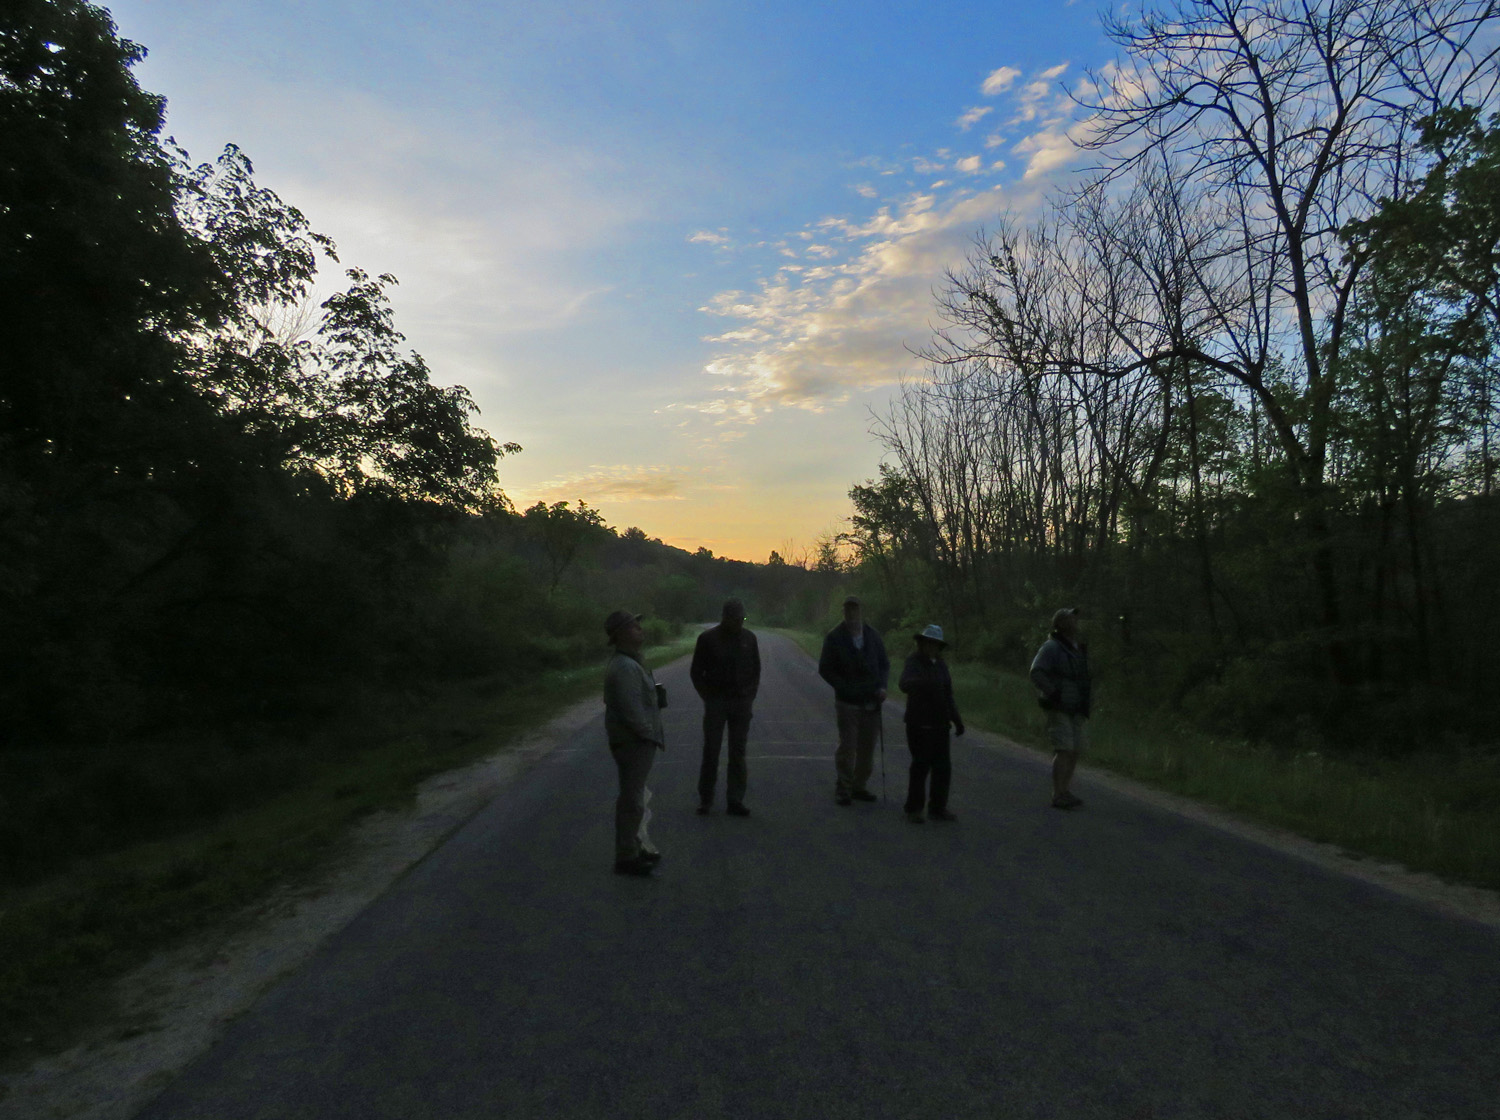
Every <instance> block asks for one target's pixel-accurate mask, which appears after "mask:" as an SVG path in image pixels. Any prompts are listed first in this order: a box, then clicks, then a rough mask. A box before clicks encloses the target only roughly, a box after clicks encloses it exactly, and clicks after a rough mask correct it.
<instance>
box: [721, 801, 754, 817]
mask: <svg viewBox="0 0 1500 1120" xmlns="http://www.w3.org/2000/svg"><path fill="white" fill-rule="evenodd" d="M724 811H725V812H726V813H728V814H729V815H730V816H731V817H748V816H749V815H750V810H749V809H747V808H745V807H744V806H743V805H741V804H739V803H738V802H736V803H735V804H733V805H731V806H729V808H727V809H725V810H724Z"/></svg>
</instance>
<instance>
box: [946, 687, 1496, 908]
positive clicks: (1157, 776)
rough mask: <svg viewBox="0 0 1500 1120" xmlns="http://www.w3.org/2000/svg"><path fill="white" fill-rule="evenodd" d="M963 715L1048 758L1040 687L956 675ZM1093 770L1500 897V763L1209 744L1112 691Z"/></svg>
mask: <svg viewBox="0 0 1500 1120" xmlns="http://www.w3.org/2000/svg"><path fill="white" fill-rule="evenodd" d="M953 683H954V691H955V692H956V694H957V697H958V703H959V709H960V710H961V711H962V712H963V713H964V717H965V719H968V720H969V721H970V722H972V723H973V724H974V725H975V726H976V727H983V728H986V729H987V730H991V731H997V732H999V733H1000V734H1002V735H1005V736H1007V737H1008V738H1011V739H1014V740H1015V741H1016V742H1019V743H1022V744H1025V745H1027V746H1032V747H1036V748H1038V749H1039V750H1046V749H1048V748H1047V746H1046V742H1045V737H1044V732H1043V727H1044V720H1043V716H1042V713H1041V711H1040V710H1039V709H1038V708H1037V705H1036V696H1035V692H1034V691H1033V689H1032V687H1031V683H1030V681H1028V680H1027V679H1026V678H1025V677H1023V676H1021V675H1020V674H1018V673H1005V672H1001V671H998V670H996V669H994V668H992V667H989V666H984V665H977V664H963V663H959V664H956V665H954V666H953ZM1089 724H1090V727H1089V742H1090V752H1089V757H1088V762H1089V763H1090V764H1091V765H1094V766H1099V767H1102V768H1103V769H1106V770H1112V771H1114V772H1115V773H1118V774H1123V775H1125V776H1126V777H1129V778H1134V779H1136V780H1138V781H1140V782H1143V783H1145V784H1147V785H1151V786H1155V787H1157V788H1158V789H1164V790H1168V791H1170V792H1172V793H1177V794H1181V795H1183V796H1185V797H1190V798H1193V799H1194V800H1196V801H1202V802H1206V803H1209V804H1212V805H1217V806H1219V807H1221V808H1224V809H1228V810H1230V811H1232V812H1234V813H1237V814H1239V815H1242V816H1244V817H1248V818H1252V819H1255V820H1258V821H1261V822H1263V823H1265V824H1270V825H1275V826H1276V827H1278V828H1284V829H1286V830H1288V831H1289V832H1295V833H1297V834H1298V835H1300V836H1305V837H1307V838H1308V839H1310V840H1316V841H1320V842H1323V843H1329V844H1336V845H1338V846H1339V847H1340V848H1342V849H1343V850H1344V851H1345V852H1346V853H1347V854H1349V855H1352V856H1356V857H1360V856H1371V857H1375V858H1377V859H1383V860H1390V861H1392V862H1395V863H1400V864H1402V865H1404V866H1406V867H1407V868H1410V869H1412V870H1415V871H1430V872H1432V873H1433V874H1435V875H1438V876H1440V877H1441V878H1444V879H1448V880H1450V881H1454V882H1463V883H1469V884H1472V885H1474V886H1480V887H1487V888H1490V889H1492V890H1493V889H1500V759H1497V758H1494V757H1489V758H1485V757H1482V756H1475V755H1445V756H1415V757H1414V756H1407V757H1403V758H1375V757H1372V758H1356V757H1344V756H1336V755H1328V754H1320V753H1318V752H1315V751H1305V752H1300V753H1299V752H1292V751H1286V750H1280V749H1277V748H1275V747H1272V746H1268V745H1265V744H1259V743H1251V742H1246V741H1242V740H1234V739H1227V738H1223V737H1216V736H1211V735H1207V734H1205V733H1204V732H1202V731H1200V730H1198V729H1197V728H1194V727H1192V726H1190V725H1188V724H1186V723H1185V722H1184V721H1182V720H1180V719H1175V718H1173V717H1172V716H1171V715H1170V714H1169V713H1163V712H1154V711H1141V710H1138V709H1135V708H1132V707H1130V706H1129V705H1128V704H1126V703H1124V702H1121V701H1119V700H1118V699H1115V698H1112V697H1110V696H1109V694H1108V692H1107V690H1106V691H1105V694H1104V696H1103V697H1102V701H1101V703H1099V704H1098V705H1097V706H1096V711H1095V712H1094V714H1093V716H1092V717H1091V719H1090V721H1089Z"/></svg>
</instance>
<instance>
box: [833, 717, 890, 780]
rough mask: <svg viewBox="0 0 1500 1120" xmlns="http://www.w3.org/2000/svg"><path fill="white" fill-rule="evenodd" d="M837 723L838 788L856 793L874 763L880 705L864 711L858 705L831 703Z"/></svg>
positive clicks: (835, 762)
mask: <svg viewBox="0 0 1500 1120" xmlns="http://www.w3.org/2000/svg"><path fill="white" fill-rule="evenodd" d="M833 711H834V716H835V718H836V719H837V720H838V724H839V749H838V751H837V752H836V753H835V754H834V756H833V767H834V770H836V771H837V772H838V786H837V790H838V792H839V793H841V794H846V793H855V792H857V791H861V790H863V789H864V788H865V783H866V782H868V781H869V780H870V771H871V770H872V769H873V768H874V765H875V736H876V734H877V733H878V732H879V730H880V709H879V707H876V708H874V709H873V710H870V711H867V710H865V709H864V708H863V707H861V706H860V705H858V704H846V703H844V702H843V701H842V700H835V701H834V702H833Z"/></svg>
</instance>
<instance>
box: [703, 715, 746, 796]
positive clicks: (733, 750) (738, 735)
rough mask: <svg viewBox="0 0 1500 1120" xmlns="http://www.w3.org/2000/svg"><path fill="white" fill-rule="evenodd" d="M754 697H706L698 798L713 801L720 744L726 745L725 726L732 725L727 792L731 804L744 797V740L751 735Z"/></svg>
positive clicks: (717, 775) (717, 773)
mask: <svg viewBox="0 0 1500 1120" xmlns="http://www.w3.org/2000/svg"><path fill="white" fill-rule="evenodd" d="M750 705H751V701H749V700H743V699H732V700H727V699H720V698H718V697H713V696H708V697H704V699H703V765H702V766H700V767H699V768H698V800H699V801H700V802H701V803H702V804H704V805H712V804H713V801H714V786H716V785H717V784H718V781H719V748H720V747H721V746H722V745H723V741H724V729H725V728H726V727H727V728H728V729H729V765H728V767H727V768H726V769H727V773H726V774H725V779H726V781H725V789H724V793H725V796H726V798H727V800H728V802H729V804H731V805H741V804H744V801H745V785H746V783H747V782H748V781H749V772H748V771H747V769H746V767H745V744H746V742H748V741H749V739H750Z"/></svg>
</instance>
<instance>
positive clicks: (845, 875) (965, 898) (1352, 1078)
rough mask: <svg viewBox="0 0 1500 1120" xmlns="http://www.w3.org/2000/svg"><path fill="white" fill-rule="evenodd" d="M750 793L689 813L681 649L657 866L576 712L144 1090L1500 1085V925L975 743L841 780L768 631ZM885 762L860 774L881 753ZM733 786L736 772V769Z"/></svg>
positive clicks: (1255, 1096)
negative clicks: (183, 1069) (652, 871)
mask: <svg viewBox="0 0 1500 1120" xmlns="http://www.w3.org/2000/svg"><path fill="white" fill-rule="evenodd" d="M762 650H763V652H764V655H765V658H766V662H767V667H766V677H765V684H764V688H763V690H762V699H761V701H760V704H759V714H758V715H757V718H756V722H755V724H754V726H753V728H752V731H751V755H752V758H751V770H750V779H751V787H750V795H749V798H748V802H749V804H750V805H751V806H752V808H753V809H754V813H755V815H754V816H753V817H751V818H749V819H737V818H731V817H726V816H725V815H724V814H723V813H722V812H719V813H715V814H714V815H713V816H711V817H707V818H700V817H698V816H696V815H695V814H694V812H693V808H694V805H695V804H696V800H697V798H696V795H695V791H694V783H695V780H696V771H697V759H696V756H697V748H696V744H695V733H696V723H697V719H698V717H699V713H700V712H701V708H700V707H699V705H698V704H697V703H696V701H695V700H694V699H693V698H692V693H691V690H690V688H689V687H688V684H687V674H686V666H685V663H681V662H679V663H678V664H677V665H675V666H673V667H671V668H669V669H667V670H665V671H664V672H663V673H661V674H659V677H660V679H662V680H663V681H664V682H665V683H666V684H667V685H668V687H669V689H670V690H671V692H672V695H673V697H674V699H675V701H676V703H675V705H674V706H673V707H672V708H670V709H669V711H668V715H669V717H670V718H669V719H668V721H667V734H668V738H669V749H668V752H667V754H666V755H665V756H663V757H662V758H661V759H660V760H659V762H658V765H657V768H656V770H655V771H654V772H653V776H652V786H653V788H654V790H655V794H656V798H655V801H654V804H653V807H654V809H655V812H656V819H655V822H654V825H653V834H654V837H655V839H656V840H657V842H658V844H659V845H660V846H661V848H662V849H663V851H664V852H665V853H666V858H665V860H664V862H663V864H662V866H661V869H660V871H659V872H658V874H657V876H656V877H655V878H654V879H650V880H636V879H628V878H624V877H620V876H616V875H613V874H611V873H610V870H609V865H610V859H611V818H610V813H611V803H612V798H613V788H614V769H613V766H612V765H611V763H610V761H609V758H608V756H607V754H606V753H605V750H604V747H603V745H602V730H601V725H600V723H599V722H597V721H596V722H595V723H594V724H592V725H590V726H589V727H587V728H585V729H584V731H583V732H582V733H581V734H580V735H579V736H578V737H577V739H576V741H574V742H572V743H570V744H569V745H568V746H567V748H565V749H560V750H558V751H556V752H554V753H553V754H551V755H549V756H547V758H546V759H545V760H544V761H543V762H541V763H539V764H538V765H537V766H536V767H535V768H534V769H532V770H531V771H530V772H528V773H527V774H526V775H524V776H523V777H521V778H520V779H518V780H517V781H516V782H515V783H514V785H513V786H512V787H511V788H509V789H508V790H507V791H506V792H505V793H504V794H503V795H502V796H501V797H499V798H498V799H496V800H495V801H494V802H493V803H492V804H491V805H490V806H489V807H488V808H487V809H485V810H484V811H483V812H481V813H480V814H479V815H478V816H476V817H475V818H474V819H473V820H472V821H471V822H470V823H469V824H468V825H467V826H466V827H465V828H463V829H462V830H461V831H460V832H458V833H457V834H456V835H455V836H454V837H453V839H452V840H450V841H449V842H448V843H447V844H446V845H444V846H443V847H442V848H440V849H439V850H438V851H436V852H434V853H433V854H432V855H431V856H430V857H429V858H428V859H427V860H425V861H424V862H423V863H421V864H419V865H418V866H417V867H416V868H415V869H414V870H413V871H412V872H411V873H410V874H408V875H407V876H406V877H405V878H404V879H402V880H401V881H400V882H399V883H397V884H396V886H395V887H393V888H392V889H391V890H390V891H389V892H388V893H387V894H386V895H385V896H384V897H383V898H381V899H380V900H379V901H378V902H377V903H376V904H375V905H373V906H372V907H370V908H369V909H368V910H367V911H366V912H365V913H364V914H363V915H362V916H361V917H360V918H359V919H358V920H356V921H355V922H354V923H353V924H352V925H351V926H350V927H349V928H347V929H346V930H345V931H344V932H343V933H342V934H340V935H339V936H337V937H335V938H334V939H333V940H332V941H331V942H330V943H329V944H328V945H327V946H325V948H324V949H323V950H322V951H321V952H320V953H319V954H318V955H317V956H315V957H314V958H313V959H312V961H311V962H310V963H309V964H308V965H307V966H306V967H305V968H303V969H302V970H301V971H300V972H299V973H297V974H296V975H294V976H292V977H290V978H288V979H287V980H286V981H285V982H283V983H282V984H281V985H280V986H279V987H277V988H276V989H274V990H273V991H272V992H271V993H270V994H269V995H268V996H267V997H266V998H265V999H264V1000H262V1001H261V1003H260V1004H259V1005H257V1006H256V1007H255V1008H254V1009H253V1010H252V1011H251V1012H249V1013H248V1014H247V1015H246V1016H244V1018H242V1019H241V1020H240V1021H239V1022H237V1023H236V1024H235V1025H234V1026H233V1028H232V1029H231V1030H230V1032H229V1034H228V1035H227V1037H226V1038H225V1039H224V1040H223V1041H222V1042H221V1043H220V1044H219V1045H218V1046H217V1047H215V1048H214V1049H213V1050H212V1051H211V1052H209V1053H208V1054H207V1055H206V1056H205V1057H204V1058H203V1059H202V1060H200V1061H199V1062H198V1063H197V1064H196V1065H195V1066H194V1067H193V1068H191V1069H190V1070H189V1071H188V1073H187V1074H186V1075H185V1076H184V1077H182V1078H181V1079H180V1080H179V1081H178V1082H177V1083H176V1084H174V1085H172V1086H170V1087H169V1088H168V1089H167V1090H166V1091H165V1092H164V1093H163V1095H162V1096H161V1097H160V1098H159V1099H158V1100H157V1101H156V1102H155V1103H154V1104H152V1105H151V1106H149V1107H148V1108H147V1109H146V1110H145V1111H144V1112H143V1113H142V1114H141V1115H142V1116H143V1117H148V1118H150V1120H167V1118H183V1117H195V1118H205V1120H208V1118H212V1120H239V1118H249V1117H266V1118H276V1120H292V1118H303V1117H306V1118H318V1120H333V1118H345V1117H347V1118H349V1120H376V1118H385V1117H392V1118H398V1117H399V1118H400V1120H418V1118H426V1117H434V1118H445V1120H446V1118H454V1120H459V1118H469V1117H485V1118H487V1120H493V1118H497V1117H525V1118H540V1117H650V1118H652V1120H660V1118H667V1117H682V1118H692V1120H707V1118H715V1117H736V1118H751V1117H805V1118H808V1120H828V1118H835V1117H861V1118H869V1117H887V1116H888V1117H902V1118H907V1117H911V1118H917V1117H941V1118H944V1120H953V1118H958V1117H1054V1116H1055V1117H1068V1118H1075V1117H1107V1118H1110V1120H1122V1118H1146V1117H1151V1118H1165V1117H1184V1118H1193V1120H1201V1118H1206V1117H1274V1118H1278V1120H1283V1118H1289V1117H1296V1118H1301V1117H1330V1118H1335V1117H1336V1118H1339V1120H1347V1118H1352V1117H1366V1116H1369V1117H1414V1118H1416V1117H1420V1118H1422V1120H1434V1118H1438V1117H1455V1118H1457V1117H1463V1118H1470V1117H1500V1058H1497V1042H1500V934H1497V933H1496V932H1495V931H1494V930H1492V929H1491V928H1489V927H1486V926H1481V925H1479V924H1474V923H1468V922H1465V921H1462V920H1458V919H1452V918H1448V917H1444V916H1441V915H1438V914H1436V913H1433V912H1430V911H1428V910H1426V909H1424V908H1422V907H1420V906H1419V905H1417V904H1415V903H1412V902H1409V901H1407V900H1405V899H1403V898H1399V897H1397V896H1395V895H1391V894H1388V893H1386V892H1384V891H1382V890H1380V889H1379V888H1376V887H1372V886H1369V885H1367V884H1364V883H1360V882H1356V881H1352V880H1347V879H1343V878H1340V877H1338V876H1335V875H1333V874H1331V873H1329V872H1326V871H1323V870H1321V869H1318V868H1316V867H1313V866H1310V865H1308V864H1306V863H1303V862H1300V861H1297V860H1295V859H1291V858H1289V857H1287V856H1284V855H1282V854H1279V853H1277V852H1274V851H1271V850H1269V849H1266V848H1262V847H1260V846H1257V845H1255V844H1253V843H1250V842H1247V841H1244V840H1240V839H1238V838H1236V837H1233V836H1230V835H1227V834H1224V833H1221V832H1218V831H1215V830H1212V829H1208V828H1205V827H1202V826H1200V825H1196V824H1192V823H1189V822H1186V821H1184V820H1182V819H1181V818H1179V817H1175V816H1173V815H1171V814H1170V813H1167V812H1165V811H1163V810H1160V809H1156V808H1153V807H1150V806H1148V805H1145V804H1143V803H1141V802H1138V801H1135V800H1133V799H1130V798H1128V797H1124V796H1121V795H1117V794H1111V793H1110V792H1108V791H1107V790H1103V789H1100V788H1097V787H1092V788H1091V787H1090V785H1089V783H1088V782H1087V779H1084V780H1083V781H1082V782H1080V784H1079V790H1080V792H1081V793H1082V795H1083V796H1084V797H1085V798H1087V800H1088V806H1087V807H1086V808H1085V809H1083V810H1081V811H1079V812H1076V813H1071V814H1068V813H1061V812H1057V811H1054V810H1052V809H1049V808H1048V807H1047V798H1046V790H1045V779H1044V772H1043V770H1042V769H1041V767H1040V765H1039V764H1034V763H1030V762H1027V761H1025V760H1019V761H1018V760H1016V759H1015V758H1014V757H1012V756H1010V755H1008V754H1005V753H1003V752H999V751H996V750H993V749H986V748H985V747H984V746H983V745H982V744H979V743H975V742H973V741H972V737H971V739H969V740H959V741H958V744H957V749H956V750H955V759H954V767H955V780H954V796H953V807H954V809H955V810H956V811H957V812H958V813H959V816H960V819H959V821H958V822H957V823H956V824H951V825H942V824H932V823H929V824H924V825H921V826H916V825H910V824H908V823H906V821H905V820H904V819H903V818H902V815H901V813H900V810H899V804H898V801H899V798H898V796H897V791H898V787H900V789H902V790H904V772H905V767H904V764H903V763H904V758H905V748H904V746H903V745H902V740H901V736H900V730H899V723H898V721H897V720H896V719H895V718H891V719H890V720H889V722H890V724H891V726H890V731H891V742H890V743H888V744H887V756H888V765H889V773H890V789H891V794H892V802H891V804H888V805H855V806H853V807H850V808H839V807H837V806H835V805H834V804H833V799H832V790H833V766H832V762H831V742H830V728H831V715H832V712H831V706H832V705H831V702H830V699H829V697H828V695H827V692H826V690H825V689H824V687H823V685H822V683H821V682H820V681H819V680H818V679H817V677H816V675H815V673H814V671H813V666H812V663H811V662H810V661H809V660H808V659H807V658H806V657H805V656H804V655H803V654H802V653H801V652H800V651H799V650H797V649H796V648H795V647H793V646H792V645H791V644H790V643H789V642H787V641H785V640H784V639H780V638H776V637H764V638H763V640H762ZM876 784H877V788H878V769H877V779H876ZM721 790H722V778H721Z"/></svg>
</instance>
